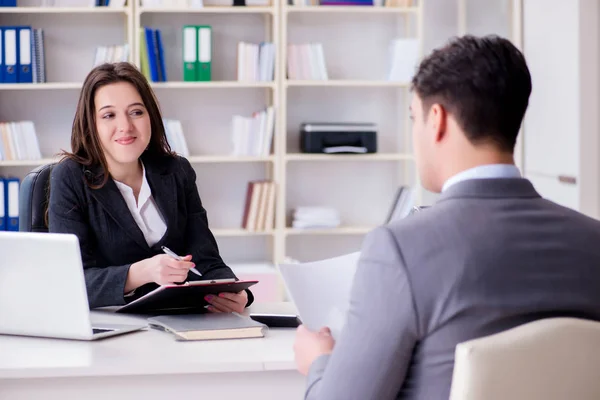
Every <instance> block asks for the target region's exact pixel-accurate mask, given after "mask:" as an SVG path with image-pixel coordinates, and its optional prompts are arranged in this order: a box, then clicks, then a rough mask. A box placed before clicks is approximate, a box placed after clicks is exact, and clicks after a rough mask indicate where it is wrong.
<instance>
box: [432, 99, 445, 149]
mask: <svg viewBox="0 0 600 400" xmlns="http://www.w3.org/2000/svg"><path fill="white" fill-rule="evenodd" d="M447 118H448V113H447V112H446V109H445V108H444V106H442V105H441V104H438V103H434V104H433V105H432V106H431V107H430V108H429V118H428V120H429V124H430V127H431V130H432V131H433V134H434V139H435V141H436V143H437V142H440V141H441V140H442V139H443V138H444V136H445V135H446V126H447V124H448V121H447Z"/></svg>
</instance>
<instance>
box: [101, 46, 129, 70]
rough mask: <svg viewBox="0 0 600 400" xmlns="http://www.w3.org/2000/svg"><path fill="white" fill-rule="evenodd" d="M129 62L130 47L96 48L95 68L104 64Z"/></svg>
mask: <svg viewBox="0 0 600 400" xmlns="http://www.w3.org/2000/svg"><path fill="white" fill-rule="evenodd" d="M127 60H129V45H128V44H124V45H122V46H99V47H97V48H96V58H95V59H94V67H95V66H97V65H100V64H104V63H116V62H120V61H127Z"/></svg>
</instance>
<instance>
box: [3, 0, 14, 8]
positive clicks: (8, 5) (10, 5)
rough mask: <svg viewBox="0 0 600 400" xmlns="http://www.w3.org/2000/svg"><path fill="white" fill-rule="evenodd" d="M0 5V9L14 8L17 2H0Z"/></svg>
mask: <svg viewBox="0 0 600 400" xmlns="http://www.w3.org/2000/svg"><path fill="white" fill-rule="evenodd" d="M0 5H1V6H2V7H16V6H17V0H0Z"/></svg>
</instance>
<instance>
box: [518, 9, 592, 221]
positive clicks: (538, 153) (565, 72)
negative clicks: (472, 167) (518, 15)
mask: <svg viewBox="0 0 600 400" xmlns="http://www.w3.org/2000/svg"><path fill="white" fill-rule="evenodd" d="M598 8H599V6H598V2H597V1H595V0H572V1H561V0H524V1H523V47H524V52H525V56H526V58H527V62H528V64H529V68H530V70H531V74H532V81H533V92H532V95H531V99H530V106H529V109H528V111H527V114H526V117H525V123H524V139H525V143H524V164H525V175H526V176H527V177H528V178H529V179H531V180H532V182H533V183H534V185H535V186H536V188H537V189H538V191H539V192H540V194H542V196H544V197H547V198H549V199H551V200H554V201H556V202H558V203H560V204H563V205H565V206H568V207H571V208H574V209H576V210H580V211H582V212H584V213H586V214H589V215H592V216H594V217H597V216H598V205H599V202H600V197H599V196H598V186H599V185H598V183H597V181H598V178H599V177H598V172H599V168H598V161H597V156H598V150H599V144H598V109H599V108H598V106H599V101H598V92H599V85H598V67H599V63H598V50H599V48H598V38H599V37H598V27H597V24H598V19H599V18H598V17H599V10H598ZM561 177H562V178H566V180H567V181H570V182H572V183H568V182H565V179H560V178H561Z"/></svg>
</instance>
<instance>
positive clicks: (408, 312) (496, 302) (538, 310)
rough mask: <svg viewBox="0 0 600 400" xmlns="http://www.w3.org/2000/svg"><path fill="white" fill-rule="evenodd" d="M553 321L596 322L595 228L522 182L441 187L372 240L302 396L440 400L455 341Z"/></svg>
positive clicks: (598, 225)
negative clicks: (335, 334)
mask: <svg viewBox="0 0 600 400" xmlns="http://www.w3.org/2000/svg"><path fill="white" fill-rule="evenodd" d="M551 316H575V317H583V318H589V319H595V320H600V222H598V221H596V220H594V219H591V218H588V217H586V216H584V215H582V214H579V213H577V212H575V211H572V210H570V209H567V208H564V207H561V206H559V205H557V204H554V203H552V202H550V201H547V200H544V199H542V198H541V197H540V196H539V195H538V193H537V192H536V191H535V189H534V188H533V186H532V185H531V183H530V182H529V181H527V180H526V179H478V180H469V181H463V182H459V183H457V184H455V185H454V186H452V187H450V188H449V189H448V190H447V191H446V192H444V193H443V194H442V195H441V197H440V200H439V201H438V202H437V203H436V204H435V205H434V206H433V207H431V208H428V209H426V210H424V211H422V212H419V213H416V214H414V215H412V216H410V217H408V218H406V219H403V220H400V221H397V222H394V223H392V224H390V225H387V226H384V227H380V228H378V229H376V230H375V231H373V232H371V233H370V234H369V235H368V236H367V238H366V240H365V243H364V247H363V249H362V254H361V259H360V262H359V266H358V269H357V272H356V277H355V280H354V287H353V289H352V301H351V305H350V312H349V316H348V320H347V323H346V326H345V328H344V331H343V332H342V334H341V336H340V338H339V340H338V342H337V344H336V346H335V349H334V352H333V353H332V355H331V356H322V357H320V358H318V359H317V360H316V361H315V362H314V363H313V365H312V366H311V368H310V372H309V376H308V387H307V393H306V398H307V399H310V400H316V399H326V400H336V399H340V400H352V399H356V400H386V399H423V400H438V399H439V400H442V399H444V400H447V399H448V397H449V394H450V386H451V381H452V370H453V365H454V351H455V347H456V345H457V344H458V343H460V342H463V341H466V340H470V339H473V338H477V337H481V336H485V335H490V334H493V333H497V332H499V331H503V330H506V329H508V328H511V327H514V326H517V325H520V324H523V323H526V322H529V321H532V320H536V319H540V318H544V317H551Z"/></svg>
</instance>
